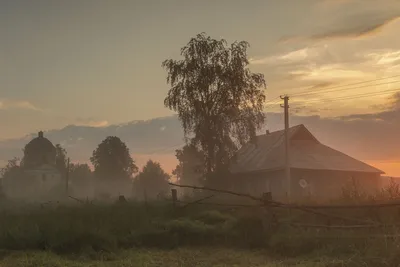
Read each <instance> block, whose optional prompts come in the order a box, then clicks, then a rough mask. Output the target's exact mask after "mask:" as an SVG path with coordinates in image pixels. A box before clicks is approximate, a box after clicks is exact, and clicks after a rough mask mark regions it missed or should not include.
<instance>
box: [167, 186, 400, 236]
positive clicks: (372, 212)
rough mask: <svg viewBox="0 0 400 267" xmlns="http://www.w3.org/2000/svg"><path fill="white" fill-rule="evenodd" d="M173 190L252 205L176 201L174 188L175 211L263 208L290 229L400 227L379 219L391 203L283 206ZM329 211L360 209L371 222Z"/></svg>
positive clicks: (267, 197) (265, 199)
mask: <svg viewBox="0 0 400 267" xmlns="http://www.w3.org/2000/svg"><path fill="white" fill-rule="evenodd" d="M170 185H171V186H173V187H180V188H191V189H195V190H202V191H209V192H215V193H223V194H228V195H232V196H238V197H243V198H248V199H251V200H253V201H254V202H255V203H256V204H231V203H218V202H205V200H207V199H210V198H211V197H213V196H214V195H212V196H208V197H205V198H202V199H198V200H195V201H190V202H187V201H186V202H185V201H180V200H178V198H177V194H176V189H172V192H173V193H172V196H173V197H172V201H173V205H174V207H177V208H186V207H187V206H189V205H210V206H226V207H241V208H255V207H259V208H263V209H264V210H265V211H266V212H268V213H269V214H270V215H271V217H272V218H274V221H275V223H277V224H286V225H290V226H293V227H303V228H325V229H348V230H356V229H370V228H393V227H398V226H400V223H387V222H386V223H385V222H382V221H381V219H380V215H379V213H380V211H381V210H382V209H384V208H393V207H400V201H399V200H397V201H396V200H395V201H391V202H386V203H370V204H353V205H300V204H293V203H283V202H278V201H274V200H273V199H272V196H271V193H265V194H263V195H262V196H261V197H255V196H252V195H249V194H242V193H238V192H233V191H229V190H220V189H214V188H209V187H199V186H191V185H178V184H174V183H170ZM277 210H288V211H289V212H290V211H293V210H295V211H301V212H303V213H307V214H313V215H315V216H318V217H321V218H324V219H325V223H324V224H306V223H302V222H296V221H294V220H285V221H282V220H278V216H277ZM332 210H347V211H350V212H351V213H355V210H364V211H366V212H367V213H368V214H369V216H368V217H370V218H375V219H374V220H371V219H368V220H366V219H360V218H353V217H347V216H343V215H338V214H334V213H333V212H332ZM398 215H399V220H400V209H399V210H398ZM332 221H342V222H346V224H344V223H343V224H332V223H331V222H332Z"/></svg>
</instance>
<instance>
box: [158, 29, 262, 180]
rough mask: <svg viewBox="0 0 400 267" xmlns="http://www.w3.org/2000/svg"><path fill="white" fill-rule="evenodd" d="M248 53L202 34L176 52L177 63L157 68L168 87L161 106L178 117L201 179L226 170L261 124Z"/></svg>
mask: <svg viewBox="0 0 400 267" xmlns="http://www.w3.org/2000/svg"><path fill="white" fill-rule="evenodd" d="M248 47H249V44H248V43H247V42H244V41H242V42H234V43H232V44H231V45H227V42H226V41H225V40H223V39H222V40H215V39H212V38H210V37H208V36H206V35H205V34H204V33H202V34H198V35H197V36H196V37H194V38H192V39H191V40H190V41H189V43H188V44H187V45H186V46H185V47H183V48H182V49H181V55H182V56H183V59H182V60H173V59H168V60H165V61H164V62H163V63H162V66H163V67H164V68H165V69H166V71H167V73H168V76H167V82H168V83H169V84H170V86H171V88H170V90H169V92H168V95H167V97H166V98H165V100H164V104H165V106H166V107H168V108H170V109H172V110H173V111H176V112H177V113H178V117H179V119H180V121H181V123H182V126H183V129H184V134H185V137H186V139H187V140H188V139H189V136H191V140H190V141H191V143H192V144H193V145H195V146H200V147H201V148H202V151H203V153H204V158H205V165H206V173H207V174H210V173H211V172H213V171H215V170H217V169H220V168H223V167H224V166H226V165H227V164H228V162H229V159H230V158H231V156H232V155H233V153H234V152H235V151H236V149H237V146H238V145H239V144H243V143H245V142H246V141H248V140H249V139H250V138H251V137H253V136H255V134H256V130H257V129H259V128H261V126H262V124H263V123H264V119H265V115H264V113H263V104H264V102H265V95H264V92H263V90H262V88H263V87H264V86H265V80H264V75H263V74H260V73H252V72H251V71H250V69H249V68H248V65H249V61H248V59H247V48H248Z"/></svg>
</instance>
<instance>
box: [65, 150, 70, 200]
mask: <svg viewBox="0 0 400 267" xmlns="http://www.w3.org/2000/svg"><path fill="white" fill-rule="evenodd" d="M68 187H69V158H68V160H67V173H66V175H65V192H66V194H67V197H68Z"/></svg>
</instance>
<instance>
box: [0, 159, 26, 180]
mask: <svg viewBox="0 0 400 267" xmlns="http://www.w3.org/2000/svg"><path fill="white" fill-rule="evenodd" d="M20 173H21V167H20V159H19V158H17V157H14V158H13V159H10V160H9V161H8V162H7V165H6V166H5V167H4V168H1V169H0V177H2V178H3V179H9V178H12V177H14V176H18V175H19V174H20Z"/></svg>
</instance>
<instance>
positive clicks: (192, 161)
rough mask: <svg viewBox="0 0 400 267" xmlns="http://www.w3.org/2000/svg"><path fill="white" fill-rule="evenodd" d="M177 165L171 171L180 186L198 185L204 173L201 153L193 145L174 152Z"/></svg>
mask: <svg viewBox="0 0 400 267" xmlns="http://www.w3.org/2000/svg"><path fill="white" fill-rule="evenodd" d="M175 156H176V159H177V160H178V162H179V163H178V165H177V166H176V168H175V169H174V170H173V171H172V174H173V175H175V176H176V178H177V180H178V182H179V183H180V184H185V185H198V184H199V182H200V179H201V178H202V174H203V172H204V162H203V158H204V156H203V153H202V152H201V151H199V150H198V149H197V148H196V147H195V146H193V145H185V146H184V147H183V148H182V149H177V150H176V154H175Z"/></svg>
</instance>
